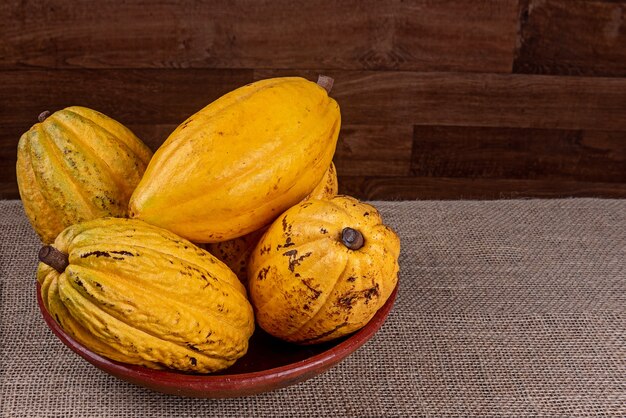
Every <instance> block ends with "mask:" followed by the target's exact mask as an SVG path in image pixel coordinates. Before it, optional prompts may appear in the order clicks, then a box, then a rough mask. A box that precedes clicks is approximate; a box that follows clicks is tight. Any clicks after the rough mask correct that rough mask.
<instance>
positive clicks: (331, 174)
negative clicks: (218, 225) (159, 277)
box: [207, 163, 339, 284]
mask: <svg viewBox="0 0 626 418" xmlns="http://www.w3.org/2000/svg"><path fill="white" fill-rule="evenodd" d="M338 187H339V183H338V182H337V170H336V169H335V164H333V163H330V167H328V170H326V172H325V173H324V177H322V180H321V181H320V182H319V183H318V184H317V186H315V188H314V189H313V191H312V192H311V193H309V194H308V195H307V196H306V197H305V198H304V199H302V201H303V202H306V201H307V200H313V199H331V198H333V197H335V195H336V194H337V190H338ZM266 230H267V227H263V228H261V229H259V230H256V231H254V232H250V233H249V234H246V235H244V236H243V237H239V238H234V239H231V240H228V241H222V242H216V243H213V244H209V245H207V250H209V252H210V253H211V254H213V255H215V256H216V257H217V258H218V259H219V260H221V261H222V262H223V263H224V264H226V265H227V266H228V267H229V268H230V269H231V270H232V271H234V272H235V274H236V275H237V277H239V280H241V282H242V283H244V284H246V283H247V282H248V279H247V276H248V258H250V254H252V251H253V250H254V247H256V245H257V243H258V242H259V239H261V237H262V236H263V233H264V232H265V231H266Z"/></svg>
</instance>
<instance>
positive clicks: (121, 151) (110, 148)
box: [16, 106, 152, 243]
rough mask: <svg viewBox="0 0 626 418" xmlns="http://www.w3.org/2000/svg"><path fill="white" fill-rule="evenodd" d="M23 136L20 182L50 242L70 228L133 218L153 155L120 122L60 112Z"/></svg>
mask: <svg viewBox="0 0 626 418" xmlns="http://www.w3.org/2000/svg"><path fill="white" fill-rule="evenodd" d="M44 117H45V115H44V114H42V118H41V119H42V120H43V121H42V122H41V123H36V124H35V125H34V126H33V127H32V128H30V130H29V131H28V132H26V133H25V134H24V135H22V137H21V138H20V141H19V145H18V151H17V166H16V169H17V183H18V186H19V191H20V196H21V198H22V203H23V204H24V210H25V212H26V215H27V216H28V219H29V220H30V223H31V225H32V226H33V228H34V229H35V231H36V232H37V234H38V235H39V237H40V238H41V240H42V241H43V242H44V243H50V242H52V241H53V240H54V238H55V237H56V236H57V235H58V234H59V233H60V232H61V231H62V230H63V229H65V228H66V227H68V226H70V225H73V224H75V223H77V222H81V221H85V220H90V219H95V218H100V217H104V216H118V217H123V216H126V215H127V209H128V201H129V199H130V196H131V194H132V192H133V190H134V189H135V186H136V185H137V183H139V180H140V179H141V176H142V175H143V172H144V170H145V168H146V166H147V165H148V161H149V160H150V157H151V156H152V152H151V151H150V149H148V147H146V146H145V145H144V144H143V143H142V142H141V141H140V140H139V139H138V138H137V137H136V136H135V135H134V134H133V133H132V132H131V131H130V130H129V129H127V128H126V127H124V126H123V125H122V124H120V123H119V122H116V121H115V120H113V119H111V118H109V117H107V116H105V115H103V114H102V113H99V112H96V111H95V110H91V109H87V108H85V107H79V106H73V107H68V108H66V109H63V110H59V111H58V112H55V113H53V114H51V115H49V116H48V117H46V118H45V119H44Z"/></svg>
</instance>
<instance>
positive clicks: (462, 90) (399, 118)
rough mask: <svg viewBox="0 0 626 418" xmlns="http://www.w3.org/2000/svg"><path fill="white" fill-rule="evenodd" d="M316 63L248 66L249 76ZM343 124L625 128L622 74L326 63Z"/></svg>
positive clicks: (625, 93) (625, 91)
mask: <svg viewBox="0 0 626 418" xmlns="http://www.w3.org/2000/svg"><path fill="white" fill-rule="evenodd" d="M319 73H320V71H319V70H318V71H313V70H311V71H289V72H286V71H268V70H256V71H255V72H254V78H255V79H262V78H267V77H271V76H279V75H286V74H292V75H293V74H299V75H303V76H306V77H308V78H310V79H316V77H317V74H319ZM324 74H326V75H328V76H330V77H333V78H334V79H335V85H334V87H333V90H332V92H331V95H332V96H333V97H335V99H337V101H338V102H339V104H340V106H341V112H342V120H343V121H344V123H346V124H351V125H358V124H381V125H384V124H388V125H391V124H398V125H406V124H414V125H455V126H506V127H517V128H558V129H597V130H626V112H624V109H626V78H609V77H595V78H589V77H554V76H542V75H520V74H509V75H506V74H469V73H466V74H460V73H417V72H393V71H385V72H373V71H326V72H324Z"/></svg>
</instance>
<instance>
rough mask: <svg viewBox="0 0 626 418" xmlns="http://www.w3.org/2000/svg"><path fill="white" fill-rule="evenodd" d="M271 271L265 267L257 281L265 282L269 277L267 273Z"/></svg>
mask: <svg viewBox="0 0 626 418" xmlns="http://www.w3.org/2000/svg"><path fill="white" fill-rule="evenodd" d="M269 271H270V268H269V267H264V268H262V269H261V270H260V271H259V274H258V275H257V280H264V279H265V278H266V277H267V273H268V272H269Z"/></svg>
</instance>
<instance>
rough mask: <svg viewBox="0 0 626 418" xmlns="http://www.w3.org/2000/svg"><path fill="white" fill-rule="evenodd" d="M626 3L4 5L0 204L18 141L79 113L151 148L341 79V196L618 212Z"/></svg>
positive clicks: (624, 182)
mask: <svg viewBox="0 0 626 418" xmlns="http://www.w3.org/2000/svg"><path fill="white" fill-rule="evenodd" d="M625 20H626V1H614V0H604V1H603V0H438V1H434V0H416V1H409V0H406V1H402V0H393V1H378V0H363V1H358V0H345V1H336V2H331V1H319V0H307V1H293V0H277V1H270V0H235V1H232V0H217V1H212V2H199V1H124V2H122V1H117V0H101V1H70V0H57V1H24V0H22V1H16V0H4V1H2V2H1V4H0V126H1V127H2V128H1V130H0V179H1V181H0V197H2V198H17V197H19V195H18V192H17V185H16V181H15V159H16V147H17V141H18V139H19V137H20V135H21V134H22V133H23V132H24V131H26V130H28V128H29V127H30V126H31V125H32V124H33V123H35V121H36V117H37V115H38V114H39V113H40V112H41V111H42V110H46V109H48V110H52V111H54V110H57V109H60V108H63V107H66V106H70V105H82V106H87V107H92V108H94V109H96V110H99V111H101V112H103V113H105V114H107V115H109V116H112V117H113V118H115V119H117V120H119V121H120V122H122V123H124V124H126V125H128V126H129V127H130V128H131V129H133V130H134V131H135V132H136V133H137V134H138V136H139V137H140V138H142V139H143V140H144V141H145V142H147V143H148V144H149V145H150V146H151V147H152V148H156V147H158V145H159V144H160V143H161V142H162V141H163V140H164V139H165V138H166V137H167V135H168V133H169V132H170V131H171V130H172V129H173V128H174V127H175V126H176V125H177V124H179V123H180V122H182V121H183V120H184V119H185V118H186V117H187V116H189V115H190V114H192V113H194V112H196V111H197V110H199V109H200V108H202V107H203V106H205V105H206V104H208V103H209V102H211V101H212V100H214V99H216V98H217V97H219V96H220V95H222V94H224V93H226V92H227V91H229V90H231V89H233V88H235V87H238V86H240V85H243V84H245V83H248V82H250V81H251V80H255V79H261V78H265V77H271V76H278V75H303V76H305V77H309V78H311V79H315V78H316V76H317V74H318V73H324V74H327V75H329V76H332V77H334V78H335V87H334V89H333V95H334V97H335V98H336V99H337V100H338V102H339V104H340V106H341V110H342V119H343V128H342V131H341V136H340V143H339V146H338V150H337V154H336V157H335V160H336V164H337V169H338V173H339V175H340V189H341V191H342V192H344V193H349V194H352V195H355V196H357V197H360V198H368V199H431V198H435V199H457V198H475V199H477V198H511V197H531V196H537V197H563V196H604V197H622V198H623V197H626V78H625V76H626V22H625Z"/></svg>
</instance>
